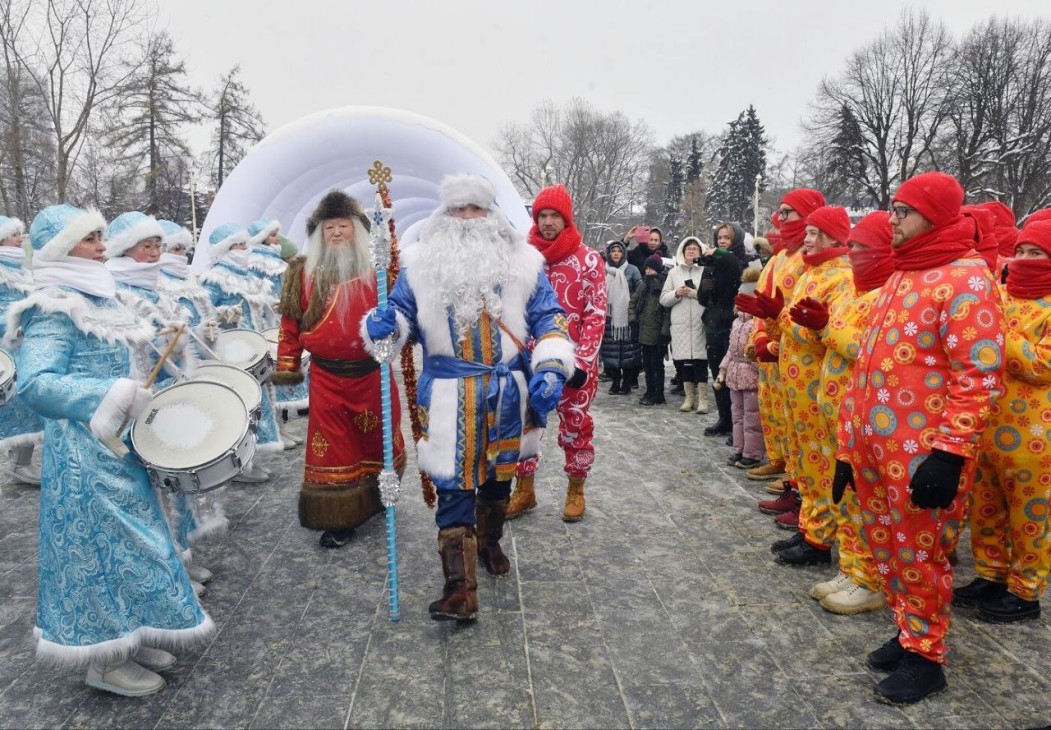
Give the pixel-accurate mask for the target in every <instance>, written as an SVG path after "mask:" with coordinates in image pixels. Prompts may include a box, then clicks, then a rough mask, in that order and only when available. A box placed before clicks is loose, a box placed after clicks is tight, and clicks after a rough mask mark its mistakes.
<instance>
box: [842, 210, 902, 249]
mask: <svg viewBox="0 0 1051 730" xmlns="http://www.w3.org/2000/svg"><path fill="white" fill-rule="evenodd" d="M893 237H894V234H893V232H892V231H891V229H890V220H889V218H888V216H887V213H886V212H884V211H882V210H877V211H876V212H874V213H869V214H868V215H866V216H865V217H864V218H862V219H861V220H859V221H858V222H857V224H855V226H854V227H853V228H852V229H851V231H850V236H849V237H848V238H847V240H848V241H857V242H858V243H860V244H861V245H863V246H865V248H868V249H872V250H876V251H885V252H886V253H888V254H889V253H890V242H891V239H892V238H893Z"/></svg>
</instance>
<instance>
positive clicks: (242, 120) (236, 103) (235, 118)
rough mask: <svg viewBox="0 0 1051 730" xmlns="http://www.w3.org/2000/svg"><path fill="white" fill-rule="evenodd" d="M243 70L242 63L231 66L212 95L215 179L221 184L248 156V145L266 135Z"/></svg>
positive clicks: (212, 158) (212, 155)
mask: <svg viewBox="0 0 1051 730" xmlns="http://www.w3.org/2000/svg"><path fill="white" fill-rule="evenodd" d="M240 74H241V67H240V66H234V67H233V68H232V69H230V72H229V73H227V74H224V75H223V76H222V77H221V78H220V79H219V87H218V88H217V89H216V91H215V94H214V95H213V97H212V103H211V118H212V120H213V122H214V123H215V132H214V133H213V135H212V148H211V150H210V157H211V160H212V164H213V167H212V181H213V182H214V184H215V186H216V187H217V188H218V187H219V186H221V185H222V184H223V180H225V179H226V176H227V174H228V173H229V172H230V171H231V170H233V169H234V167H236V166H237V163H238V162H240V161H241V158H242V157H244V156H245V153H246V152H247V151H248V149H247V148H248V147H250V146H251V145H253V144H255V143H256V142H258V141H260V140H261V139H262V138H263V137H264V136H265V135H266V124H265V123H264V122H263V118H262V117H261V116H260V115H259V112H258V111H256V108H255V107H254V106H253V105H252V104H251V102H250V101H249V100H248V89H247V87H245V85H244V84H243V83H241V81H240V79H239V78H238V76H239V75H240Z"/></svg>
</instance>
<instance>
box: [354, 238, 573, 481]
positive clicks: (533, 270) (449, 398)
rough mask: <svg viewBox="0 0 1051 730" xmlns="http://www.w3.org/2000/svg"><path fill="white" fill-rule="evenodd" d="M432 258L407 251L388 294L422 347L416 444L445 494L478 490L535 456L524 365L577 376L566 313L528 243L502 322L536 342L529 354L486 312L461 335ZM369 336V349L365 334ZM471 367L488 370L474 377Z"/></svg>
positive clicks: (517, 262)
mask: <svg viewBox="0 0 1051 730" xmlns="http://www.w3.org/2000/svg"><path fill="white" fill-rule="evenodd" d="M426 255H427V251H426V246H425V244H421V243H418V244H416V245H414V246H412V247H410V248H408V249H407V250H406V251H404V252H403V253H402V259H401V275H400V276H399V277H398V282H397V284H396V285H395V287H394V291H393V292H391V295H390V304H391V306H393V307H394V308H395V309H396V310H397V319H398V325H399V329H400V334H401V337H402V338H403V339H406V338H411V339H414V340H415V341H417V342H419V343H420V345H421V346H422V347H423V360H424V365H423V369H422V372H421V373H420V377H419V383H418V389H417V398H416V400H417V403H418V405H419V412H420V420H421V422H422V425H423V434H422V437H421V438H420V440H419V442H418V443H417V444H416V449H417V459H418V462H419V466H420V469H421V470H422V471H424V472H426V473H427V474H429V475H430V476H431V478H432V479H433V480H434V485H435V488H436V489H439V490H459V489H475V488H477V487H478V486H480V485H481V484H482V483H484V482H485V481H486V480H487V479H493V478H495V479H500V480H504V479H510V478H511V477H512V476H513V475H514V470H515V466H516V464H517V463H518V461H519V460H520V459H523V458H526V457H529V456H531V455H533V454H535V453H536V452H537V449H538V448H539V443H540V433H541V426H542V424H541V423H538V422H537V418H536V415H535V414H534V413H533V411H532V409H530V408H529V407H528V405H529V390H528V384H529V376H528V374H527V372H526V369H525V368H524V367H522V365H523V363H524V364H525V365H528V366H529V369H530V371H535V370H537V369H545V368H550V369H554V370H558V371H560V372H561V373H562V374H563V375H564V376H565V377H566V378H569V377H570V376H571V375H572V374H573V369H574V356H573V352H574V348H573V343H572V342H571V341H570V339H569V335H568V333H567V329H566V317H565V311H564V310H563V309H562V307H561V306H560V305H559V303H558V299H557V297H556V296H555V292H554V290H553V289H552V288H551V284H550V283H549V282H548V280H547V276H545V275H544V270H543V257H542V256H541V255H540V253H539V252H538V251H536V249H534V248H532V247H531V246H528V244H526V243H524V242H522V243H521V244H520V245H516V247H515V250H514V252H513V254H512V265H511V272H512V273H511V280H510V281H509V282H508V283H507V284H506V285H505V286H504V287H503V289H502V290H501V292H500V298H501V301H502V302H503V311H502V314H501V317H500V319H501V320H502V322H503V324H504V326H506V327H507V329H508V330H510V331H511V333H513V334H514V337H515V338H516V339H518V341H519V342H520V343H522V344H523V345H527V344H528V343H530V342H535V346H534V347H533V350H532V352H531V353H529V352H526V353H521V352H520V351H519V348H518V346H517V345H516V344H515V341H514V339H512V337H510V336H509V335H508V334H507V333H506V332H504V331H503V330H502V329H501V328H500V326H499V323H498V322H497V321H496V320H495V319H494V318H492V317H490V316H489V315H488V314H483V315H482V316H481V318H480V319H479V321H478V323H477V324H475V325H474V326H473V327H472V328H471V330H470V331H469V332H468V333H467V334H466V335H465V336H464V337H462V338H461V337H458V336H457V335H456V333H455V324H454V322H453V319H452V317H451V316H449V314H448V313H447V312H446V311H445V310H444V309H443V308H442V307H441V305H440V303H439V302H438V301H437V293H436V292H433V291H432V287H430V286H429V281H428V279H427V266H426V258H425V256H426ZM362 330H364V323H363V326H362ZM363 335H364V336H365V339H366V343H367V344H369V343H371V340H370V339H369V338H368V336H367V332H364V331H363ZM464 361H466V363H464ZM479 365H481V366H482V368H478V366H479ZM457 369H459V370H461V371H462V373H461V374H460V375H459V376H456V375H455V374H454V371H456V370H457ZM474 370H486V371H490V372H486V373H480V374H467V372H468V371H474ZM494 379H496V382H495V383H494ZM501 385H502V387H500V388H499V390H497V388H498V386H501ZM494 406H495V407H494Z"/></svg>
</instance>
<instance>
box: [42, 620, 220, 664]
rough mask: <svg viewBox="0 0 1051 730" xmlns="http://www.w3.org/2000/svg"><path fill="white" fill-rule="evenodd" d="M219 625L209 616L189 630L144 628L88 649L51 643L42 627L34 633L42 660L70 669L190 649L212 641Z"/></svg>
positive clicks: (93, 645)
mask: <svg viewBox="0 0 1051 730" xmlns="http://www.w3.org/2000/svg"><path fill="white" fill-rule="evenodd" d="M215 631H216V629H215V623H214V622H213V621H212V619H211V617H210V616H208V614H205V615H204V621H202V622H201V623H199V624H198V625H197V626H194V627H193V628H189V629H158V628H154V627H152V626H142V627H140V628H138V629H135V630H134V631H132V632H131V633H129V634H125V635H124V636H122V637H120V638H119V639H112V640H110V641H103V642H101V643H98V644H90V645H88V646H66V645H64V644H56V643H55V642H53V641H48V640H47V639H45V638H44V637H43V633H44V632H43V631H41V629H40V628H39V627H37V628H34V629H33V637H34V638H35V639H36V642H37V645H36V655H37V658H38V659H41V660H42V661H45V662H50V663H52V664H60V665H66V666H78V665H84V664H87V663H89V662H93V661H102V662H107V663H110V662H118V661H123V660H125V659H127V658H128V657H129V656H131V654H132V653H133V652H135V651H136V650H137V649H138V648H139V647H140V646H143V645H145V646H152V647H164V648H166V649H174V650H176V651H178V650H180V649H187V648H190V647H191V646H193V645H194V644H197V643H200V642H202V641H204V640H205V639H209V638H211V637H212V636H213V635H214V634H215Z"/></svg>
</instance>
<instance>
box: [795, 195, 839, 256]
mask: <svg viewBox="0 0 1051 730" xmlns="http://www.w3.org/2000/svg"><path fill="white" fill-rule="evenodd" d="M797 210H798V208H797ZM806 224H807V225H808V226H814V227H815V228H817V229H818V230H819V231H821V232H822V233H824V234H826V235H828V236H831V237H832V238H834V239H835V240H836V241H838V242H839V243H840V245H844V246H845V245H846V243H847V238H848V237H849V236H850V216H849V215H847V209H846V208H840V207H839V206H838V205H826V206H823V207H821V208H818V209H817V210H815V211H814V212H813V213H811V214H810V215H808V216H807V217H806Z"/></svg>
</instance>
